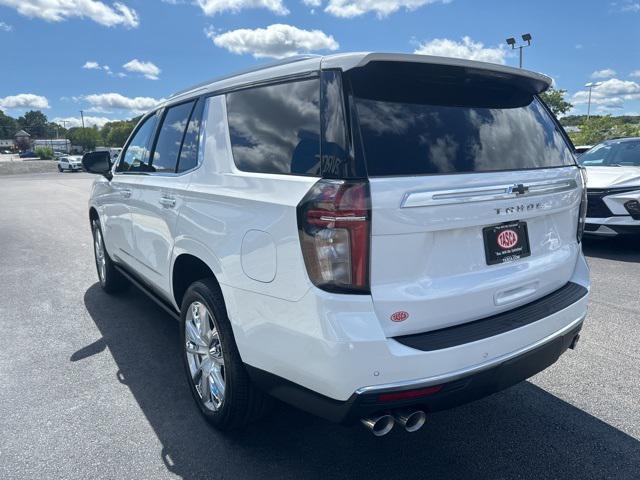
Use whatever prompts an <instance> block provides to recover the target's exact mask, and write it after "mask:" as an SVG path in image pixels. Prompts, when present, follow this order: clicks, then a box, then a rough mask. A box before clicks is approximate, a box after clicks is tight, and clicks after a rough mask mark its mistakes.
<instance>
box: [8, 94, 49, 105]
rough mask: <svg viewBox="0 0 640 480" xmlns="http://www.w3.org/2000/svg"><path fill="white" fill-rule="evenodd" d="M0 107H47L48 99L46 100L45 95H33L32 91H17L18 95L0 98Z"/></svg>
mask: <svg viewBox="0 0 640 480" xmlns="http://www.w3.org/2000/svg"><path fill="white" fill-rule="evenodd" d="M0 107H2V108H18V109H28V108H36V109H42V108H49V100H47V97H43V96H41V95H34V94H33V93H19V94H18V95H9V96H8V97H4V98H0Z"/></svg>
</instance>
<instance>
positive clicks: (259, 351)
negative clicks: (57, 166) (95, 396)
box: [83, 53, 589, 435]
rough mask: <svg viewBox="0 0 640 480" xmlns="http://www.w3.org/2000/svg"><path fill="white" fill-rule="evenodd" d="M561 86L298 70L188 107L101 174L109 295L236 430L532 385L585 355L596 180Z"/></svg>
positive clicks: (192, 100)
mask: <svg viewBox="0 0 640 480" xmlns="http://www.w3.org/2000/svg"><path fill="white" fill-rule="evenodd" d="M549 84H550V79H549V78H548V77H546V76H543V75H539V74H536V73H531V72H527V71H524V70H519V69H513V68H509V67H505V66H500V65H493V64H488V63H480V62H473V61H465V60H454V59H448V58H439V57H429V56H419V55H402V54H378V53H370V54H366V53H354V54H338V55H331V56H325V57H319V56H306V57H296V58H294V59H289V60H286V61H283V62H280V63H278V64H274V65H271V66H267V67H263V68H258V69H254V70H251V71H246V72H243V73H239V74H237V75H233V76H229V77H226V78H222V79H219V80H216V81H212V82H208V83H205V84H201V85H198V86H195V87H193V88H191V89H189V90H186V91H183V92H180V93H177V94H175V95H173V96H172V97H170V98H169V100H167V101H165V102H164V103H163V104H162V105H159V106H158V107H157V108H156V109H154V110H153V111H152V112H150V113H148V114H147V115H145V116H144V117H143V118H142V120H141V121H140V123H139V124H138V126H137V127H136V129H135V130H134V131H133V133H132V134H131V137H130V138H129V139H128V141H127V143H126V144H125V146H124V149H123V151H122V154H121V155H120V157H119V159H118V161H117V163H115V164H113V165H112V164H111V161H110V158H109V156H108V154H107V153H105V152H95V153H91V154H87V155H86V156H85V158H84V160H83V163H84V166H85V168H86V169H87V170H88V171H90V172H93V173H98V174H101V177H99V178H98V179H97V180H96V181H95V183H94V185H93V188H92V191H91V198H90V203H89V218H90V221H91V226H92V229H93V235H94V246H95V259H96V265H97V269H98V274H99V278H100V283H101V285H102V287H103V288H104V289H105V290H106V291H107V292H109V293H111V292H116V291H118V290H120V289H122V288H124V287H125V286H126V285H127V284H129V283H133V284H135V285H137V286H138V287H139V288H141V289H142V290H143V291H145V292H146V293H148V294H149V295H150V296H151V298H153V299H154V300H155V301H156V302H157V303H158V304H160V305H161V306H162V307H164V308H165V309H166V310H167V311H168V312H169V313H170V314H171V315H173V316H174V317H176V319H178V320H179V321H180V324H181V339H180V342H181V348H182V352H183V353H182V355H183V360H184V365H185V370H186V374H187V377H188V380H189V384H190V386H191V393H192V394H193V397H194V399H195V401H196V402H197V405H198V406H199V409H200V411H201V412H202V413H203V414H204V416H205V417H206V418H207V419H208V420H210V421H211V422H212V423H213V424H214V425H215V426H217V427H218V428H220V429H228V428H233V427H239V426H242V425H243V424H245V423H246V422H248V421H250V420H251V419H254V418H256V417H257V416H259V415H261V414H262V413H263V412H264V411H265V410H266V407H267V406H268V405H269V403H270V400H271V397H276V398H279V399H281V400H284V401H286V402H288V403H291V404H293V405H295V406H297V407H299V408H301V409H304V410H306V411H308V412H312V413H314V414H317V415H320V416H322V417H325V418H327V419H330V420H333V421H336V422H342V423H350V422H359V421H361V422H362V423H364V424H365V425H366V426H367V427H368V428H370V429H371V431H372V432H373V433H374V434H376V435H384V434H386V433H387V432H388V431H389V430H391V428H392V427H393V426H394V424H400V425H402V426H403V427H404V428H405V429H406V430H408V431H414V430H417V429H419V428H420V427H421V426H422V424H423V423H424V419H425V415H426V414H428V413H429V412H433V411H436V410H441V409H444V408H449V407H452V406H455V405H459V404H461V403H464V402H468V401H471V400H474V399H477V398H480V397H483V396H486V395H488V394H490V393H492V392H496V391H499V390H501V389H504V388H506V387H508V386H510V385H513V384H515V383H517V382H520V381H522V380H524V379H526V378H528V377H530V376H532V375H534V374H535V373H537V372H539V371H541V370H543V369H544V368H546V367H548V366H549V365H551V364H552V363H553V362H555V361H556V360H557V359H558V358H559V356H560V355H561V354H562V353H563V352H564V351H565V350H566V349H567V348H569V347H571V348H573V347H574V346H575V344H576V342H577V340H578V336H579V335H578V334H579V331H580V329H581V327H582V323H583V320H584V318H585V314H586V311H587V299H588V292H589V272H588V268H587V265H586V262H585V259H584V257H583V255H582V249H581V243H580V240H581V237H582V232H583V228H584V217H585V210H586V196H585V185H584V182H585V179H584V176H583V172H582V169H581V168H579V167H578V166H577V164H576V162H575V158H574V155H573V153H572V148H571V144H570V143H569V141H568V139H567V137H566V136H565V134H564V131H563V130H562V128H561V127H560V126H559V125H558V123H557V122H556V120H555V118H554V117H553V116H552V115H551V114H550V113H549V111H548V110H547V108H546V107H545V105H544V104H543V103H542V102H541V101H540V99H539V98H538V94H539V93H541V92H543V91H544V90H545V89H546V88H547V87H548V86H549Z"/></svg>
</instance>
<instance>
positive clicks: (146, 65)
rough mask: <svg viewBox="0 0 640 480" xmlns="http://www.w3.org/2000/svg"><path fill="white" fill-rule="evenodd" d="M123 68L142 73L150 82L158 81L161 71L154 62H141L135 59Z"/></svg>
mask: <svg viewBox="0 0 640 480" xmlns="http://www.w3.org/2000/svg"><path fill="white" fill-rule="evenodd" d="M122 68H124V69H125V70H128V71H129V72H133V73H141V74H142V75H144V76H145V77H146V78H148V79H149V80H158V75H160V72H161V70H160V69H159V68H158V66H157V65H155V64H154V63H152V62H141V61H140V60H138V59H137V58H134V59H133V60H131V61H130V62H127V63H125V64H124V65H123V66H122Z"/></svg>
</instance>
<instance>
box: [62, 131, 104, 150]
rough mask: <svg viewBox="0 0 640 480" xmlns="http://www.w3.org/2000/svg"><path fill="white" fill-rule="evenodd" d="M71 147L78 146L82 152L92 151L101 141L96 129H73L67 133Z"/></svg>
mask: <svg viewBox="0 0 640 480" xmlns="http://www.w3.org/2000/svg"><path fill="white" fill-rule="evenodd" d="M68 137H69V140H71V144H72V145H79V146H81V147H82V148H83V149H84V150H93V149H94V148H96V146H97V145H98V144H99V143H100V141H101V140H102V139H101V137H100V132H99V131H98V129H97V128H89V127H87V128H82V127H74V128H70V129H69V131H68Z"/></svg>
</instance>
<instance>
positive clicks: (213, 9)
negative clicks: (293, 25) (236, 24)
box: [196, 0, 289, 16]
mask: <svg viewBox="0 0 640 480" xmlns="http://www.w3.org/2000/svg"><path fill="white" fill-rule="evenodd" d="M196 3H197V5H198V6H199V7H200V8H201V9H202V11H203V12H204V14H205V15H209V16H212V15H215V14H216V13H221V12H234V13H237V12H239V11H240V10H246V9H249V8H266V9H267V10H271V11H272V12H273V13H276V14H278V15H287V14H288V13H289V10H288V9H287V7H285V6H284V3H282V0H196Z"/></svg>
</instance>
